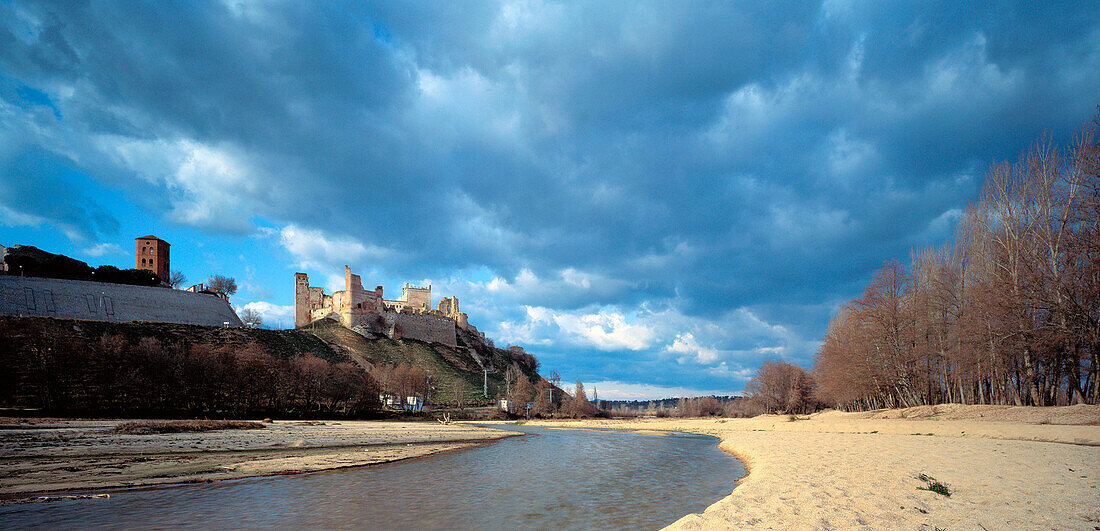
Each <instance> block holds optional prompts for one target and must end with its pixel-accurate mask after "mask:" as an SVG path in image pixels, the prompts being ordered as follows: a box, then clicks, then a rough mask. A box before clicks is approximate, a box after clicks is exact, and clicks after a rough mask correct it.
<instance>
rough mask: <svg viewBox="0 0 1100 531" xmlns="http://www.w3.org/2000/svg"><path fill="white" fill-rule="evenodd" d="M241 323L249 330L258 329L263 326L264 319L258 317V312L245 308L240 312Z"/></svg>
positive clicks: (260, 316)
mask: <svg viewBox="0 0 1100 531" xmlns="http://www.w3.org/2000/svg"><path fill="white" fill-rule="evenodd" d="M241 322H243V323H244V325H245V326H247V327H249V328H259V327H261V326H263V324H264V318H263V316H262V315H260V312H257V311H256V310H253V309H252V308H245V309H243V310H241Z"/></svg>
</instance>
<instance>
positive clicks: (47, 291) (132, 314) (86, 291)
mask: <svg viewBox="0 0 1100 531" xmlns="http://www.w3.org/2000/svg"><path fill="white" fill-rule="evenodd" d="M0 313H2V314H7V315H28V316H29V315H33V316H39V317H55V318H58V319H84V320H89V321H114V322H123V323H125V322H130V321H150V322H160V323H181V324H193V325H202V326H223V325H224V323H226V322H228V323H229V325H230V326H242V323H241V320H240V318H239V317H237V314H236V312H234V311H233V308H232V307H231V306H230V305H229V302H228V301H226V300H225V299H223V298H221V297H218V296H217V295H209V294H205V293H193V292H189V291H182V290H175V289H170V288H160V287H147V286H130V285H125V284H108V283H105V282H89V281H84V280H63V279H54V278H37V277H19V276H12V275H0Z"/></svg>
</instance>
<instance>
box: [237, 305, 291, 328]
mask: <svg viewBox="0 0 1100 531" xmlns="http://www.w3.org/2000/svg"><path fill="white" fill-rule="evenodd" d="M233 309H234V310H235V311H236V312H237V313H238V314H240V313H241V312H243V311H244V310H252V311H254V312H256V313H258V314H260V317H262V318H263V320H264V323H263V326H264V327H265V328H293V327H294V306H293V305H291V306H279V305H278V304H272V303H270V302H266V301H253V302H249V303H247V304H245V305H243V306H239V305H235V306H233Z"/></svg>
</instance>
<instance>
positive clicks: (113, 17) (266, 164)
mask: <svg viewBox="0 0 1100 531" xmlns="http://www.w3.org/2000/svg"><path fill="white" fill-rule="evenodd" d="M971 4H975V3H959V2H943V3H940V4H938V5H929V4H920V5H910V4H887V3H883V2H867V3H861V2H843V1H830V2H824V3H823V4H812V3H795V4H784V5H782V6H774V5H769V4H763V3H760V4H756V3H753V4H740V3H739V4H733V5H729V4H727V3H713V4H710V3H708V4H703V3H667V2H653V3H648V2H643V3H631V4H629V5H626V4H623V5H618V4H609V3H566V4H556V3H542V2H521V3H502V4H497V3H478V4H468V3H463V4H447V3H426V4H425V3H408V4H401V3H391V2H385V3H379V4H367V5H361V4H358V3H355V4H335V3H325V4H320V5H317V4H311V5H307V4H300V3H294V2H290V3H282V4H269V3H258V4H254V3H251V2H224V3H216V2H215V3H192V4H188V5H186V6H179V5H169V4H161V3H133V2H124V3H120V4H112V3H106V2H91V3H75V4H70V3H66V4H51V3H44V4H16V5H10V4H9V5H5V6H0V11H2V14H3V17H2V18H3V19H4V21H5V22H4V23H2V24H0V75H2V76H4V77H5V78H6V79H12V80H15V82H17V83H18V84H19V85H21V86H26V87H28V88H29V90H32V91H36V92H27V94H38V93H40V94H43V95H45V97H46V98H48V101H50V102H52V105H54V106H55V107H54V110H55V111H57V112H56V114H53V115H47V114H45V113H40V115H34V116H31V115H29V114H28V115H27V116H25V117H24V118H21V120H22V122H24V123H28V124H33V125H34V127H31V126H27V127H28V130H35V131H42V130H45V131H59V133H57V134H53V135H46V134H43V136H41V137H39V138H38V140H36V141H37V142H39V143H40V147H41V149H43V150H47V151H48V150H52V149H58V150H63V151H64V152H66V153H81V154H82V155H83V156H82V158H81V160H82V163H83V164H85V165H86V166H87V168H86V169H88V170H89V171H90V173H91V174H92V175H93V176H94V177H95V178H96V179H97V180H99V181H100V182H104V183H112V184H114V185H125V186H129V187H132V188H133V189H134V190H138V192H137V195H139V196H140V195H141V193H140V191H141V190H158V191H161V192H164V193H171V194H172V197H174V198H175V200H174V202H170V203H169V204H166V205H161V206H155V205H150V208H160V209H163V210H164V215H166V216H168V217H169V218H170V219H173V220H175V221H177V222H179V223H183V224H190V225H193V226H196V227H200V228H203V229H204V230H208V231H215V232H217V231H230V232H247V231H249V230H252V221H251V220H252V219H253V216H259V217H262V218H264V219H267V220H271V221H272V222H274V223H276V224H279V225H288V224H294V225H296V226H299V227H305V228H310V229H318V230H321V231H322V232H324V233H326V234H330V235H332V236H333V237H335V238H340V237H350V238H354V239H356V240H359V241H361V242H363V243H364V244H368V245H370V246H377V247H378V248H380V249H385V250H387V251H388V252H387V253H386V254H385V256H386V258H385V261H384V263H382V264H381V265H382V266H384V267H388V268H390V269H391V270H393V271H401V272H402V273H403V274H404V275H406V276H408V277H410V278H416V277H427V276H436V277H442V276H446V275H447V274H450V273H451V272H453V271H455V270H458V269H469V268H479V267H484V268H488V269H490V270H492V271H494V272H497V273H498V274H500V275H502V276H503V277H504V278H507V279H513V278H517V276H518V275H519V274H520V272H521V271H523V270H525V269H526V270H529V271H530V272H532V273H533V274H534V275H536V276H537V277H538V278H542V279H554V278H557V276H558V275H560V274H561V272H562V271H564V270H567V269H570V268H573V269H575V270H576V271H580V272H582V273H585V274H591V275H596V276H598V277H599V278H603V279H608V280H609V281H614V282H615V286H616V288H615V289H607V290H574V291H570V290H561V291H558V292H554V293H553V294H551V293H549V292H546V291H538V292H534V291H533V292H531V294H530V297H529V298H528V299H524V298H523V297H522V296H517V297H518V298H517V301H516V304H519V305H533V306H548V307H553V308H559V309H569V310H573V309H578V308H581V307H583V306H585V305H587V304H599V305H609V304H610V305H621V306H623V307H637V306H639V305H642V304H644V303H646V302H647V301H652V300H675V301H677V304H678V305H679V308H680V309H681V310H682V311H683V312H684V313H685V314H687V315H691V316H699V317H701V318H704V319H717V318H718V316H719V315H722V314H723V313H724V312H728V311H730V310H732V309H735V308H741V307H749V308H756V309H757V311H758V312H759V313H760V315H763V316H766V317H767V318H768V320H769V321H772V322H780V323H786V324H787V325H788V326H789V327H790V328H791V330H794V331H796V333H797V334H798V335H800V336H801V337H802V338H804V339H805V338H810V339H812V338H813V337H817V336H819V335H820V334H821V333H822V332H823V330H822V327H823V323H824V321H825V320H826V319H827V317H828V312H829V308H831V305H832V304H834V303H835V302H836V301H839V300H843V299H844V298H847V297H850V296H852V295H854V294H855V293H854V292H855V290H858V286H859V284H860V283H861V282H862V281H864V280H865V279H866V278H867V277H868V276H869V273H870V271H871V270H872V269H873V268H875V267H877V266H878V265H879V264H880V263H881V262H882V261H883V260H885V259H888V258H905V257H906V256H907V255H908V252H909V249H910V248H912V247H913V246H918V245H928V244H934V243H937V242H938V241H940V240H942V239H943V238H944V237H947V236H949V235H950V226H949V225H950V223H949V221H950V220H951V219H953V218H952V217H951V216H952V214H951V212H952V210H953V209H959V208H963V207H964V206H965V204H966V202H967V201H970V200H972V199H974V196H975V194H976V192H977V190H978V189H979V187H980V184H981V180H982V176H983V173H984V168H985V167H986V166H987V165H988V164H989V163H990V162H992V161H994V160H997V159H1003V158H1006V157H1015V155H1016V153H1018V152H1019V151H1020V149H1022V148H1023V147H1025V146H1026V145H1027V144H1028V143H1029V142H1030V141H1031V140H1032V139H1034V138H1035V137H1036V136H1037V135H1038V134H1040V133H1041V132H1042V131H1043V130H1044V129H1050V130H1052V131H1053V133H1054V134H1055V136H1056V138H1057V139H1064V138H1065V137H1066V136H1067V135H1068V134H1069V132H1070V131H1071V130H1072V129H1073V128H1074V127H1075V126H1076V125H1077V124H1079V123H1080V122H1081V121H1082V120H1083V119H1085V118H1087V117H1088V116H1089V115H1090V114H1091V112H1092V109H1093V106H1094V105H1095V104H1096V103H1098V101H1097V100H1096V97H1097V94H1096V90H1095V89H1096V87H1098V86H1100V24H1098V17H1097V15H1096V13H1095V9H1094V8H1095V6H1091V5H1089V3H1087V2H1081V3H1069V4H1063V5H1060V6H1059V7H1058V8H1057V9H1055V8H1050V7H1048V6H1042V5H1038V4H1033V3H1028V2H1020V3H1018V4H1005V3H994V4H992V5H987V6H982V5H971ZM13 86H14V85H13ZM5 99H8V97H7V96H5ZM12 99H14V97H12ZM24 99H25V98H24ZM36 101H39V103H41V98H39V100H36ZM28 105H32V103H27V102H26V101H24V103H23V105H22V106H16V107H17V108H18V109H23V108H24V107H25V106H28ZM14 112H16V113H23V112H24V111H23V110H16V111H14ZM59 116H60V117H61V118H58V117H59ZM58 138H60V139H61V140H62V141H63V142H64V143H65V145H63V146H57V145H51V144H50V143H49V142H50V141H53V140H56V139H58ZM89 139H91V140H89ZM0 155H3V156H14V155H10V154H3V153H0ZM233 175H244V177H242V178H240V179H237V180H232V179H230V178H229V177H230V176H233ZM223 177H224V179H223ZM227 181H228V182H229V184H225V182H227ZM73 201H76V200H75V199H74V200H73ZM516 308H522V306H517V307H516ZM512 311H513V313H515V312H521V311H522V310H521V309H520V310H517V309H515V308H513V310H512ZM728 343H729V344H727V345H726V346H727V347H730V348H733V347H736V345H733V343H736V341H733V340H732V339H731V340H729V342H728ZM743 343H746V344H748V343H751V342H743ZM717 347H719V348H721V347H722V346H721V345H717ZM808 354H809V353H808V352H805V351H802V352H798V353H797V357H798V358H799V359H801V360H803V361H804V360H806V359H808V358H807V356H808Z"/></svg>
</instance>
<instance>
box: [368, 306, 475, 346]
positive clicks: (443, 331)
mask: <svg viewBox="0 0 1100 531" xmlns="http://www.w3.org/2000/svg"><path fill="white" fill-rule="evenodd" d="M385 318H386V320H387V321H390V320H392V322H393V323H394V326H396V328H397V332H399V333H400V335H401V337H407V338H410V339H419V340H421V341H426V342H428V343H442V344H444V345H447V346H448V347H454V346H457V345H458V338H457V336H456V334H455V322H454V321H453V320H451V319H446V318H442V317H435V316H432V315H418V314H408V313H394V312H386V315H385Z"/></svg>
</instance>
